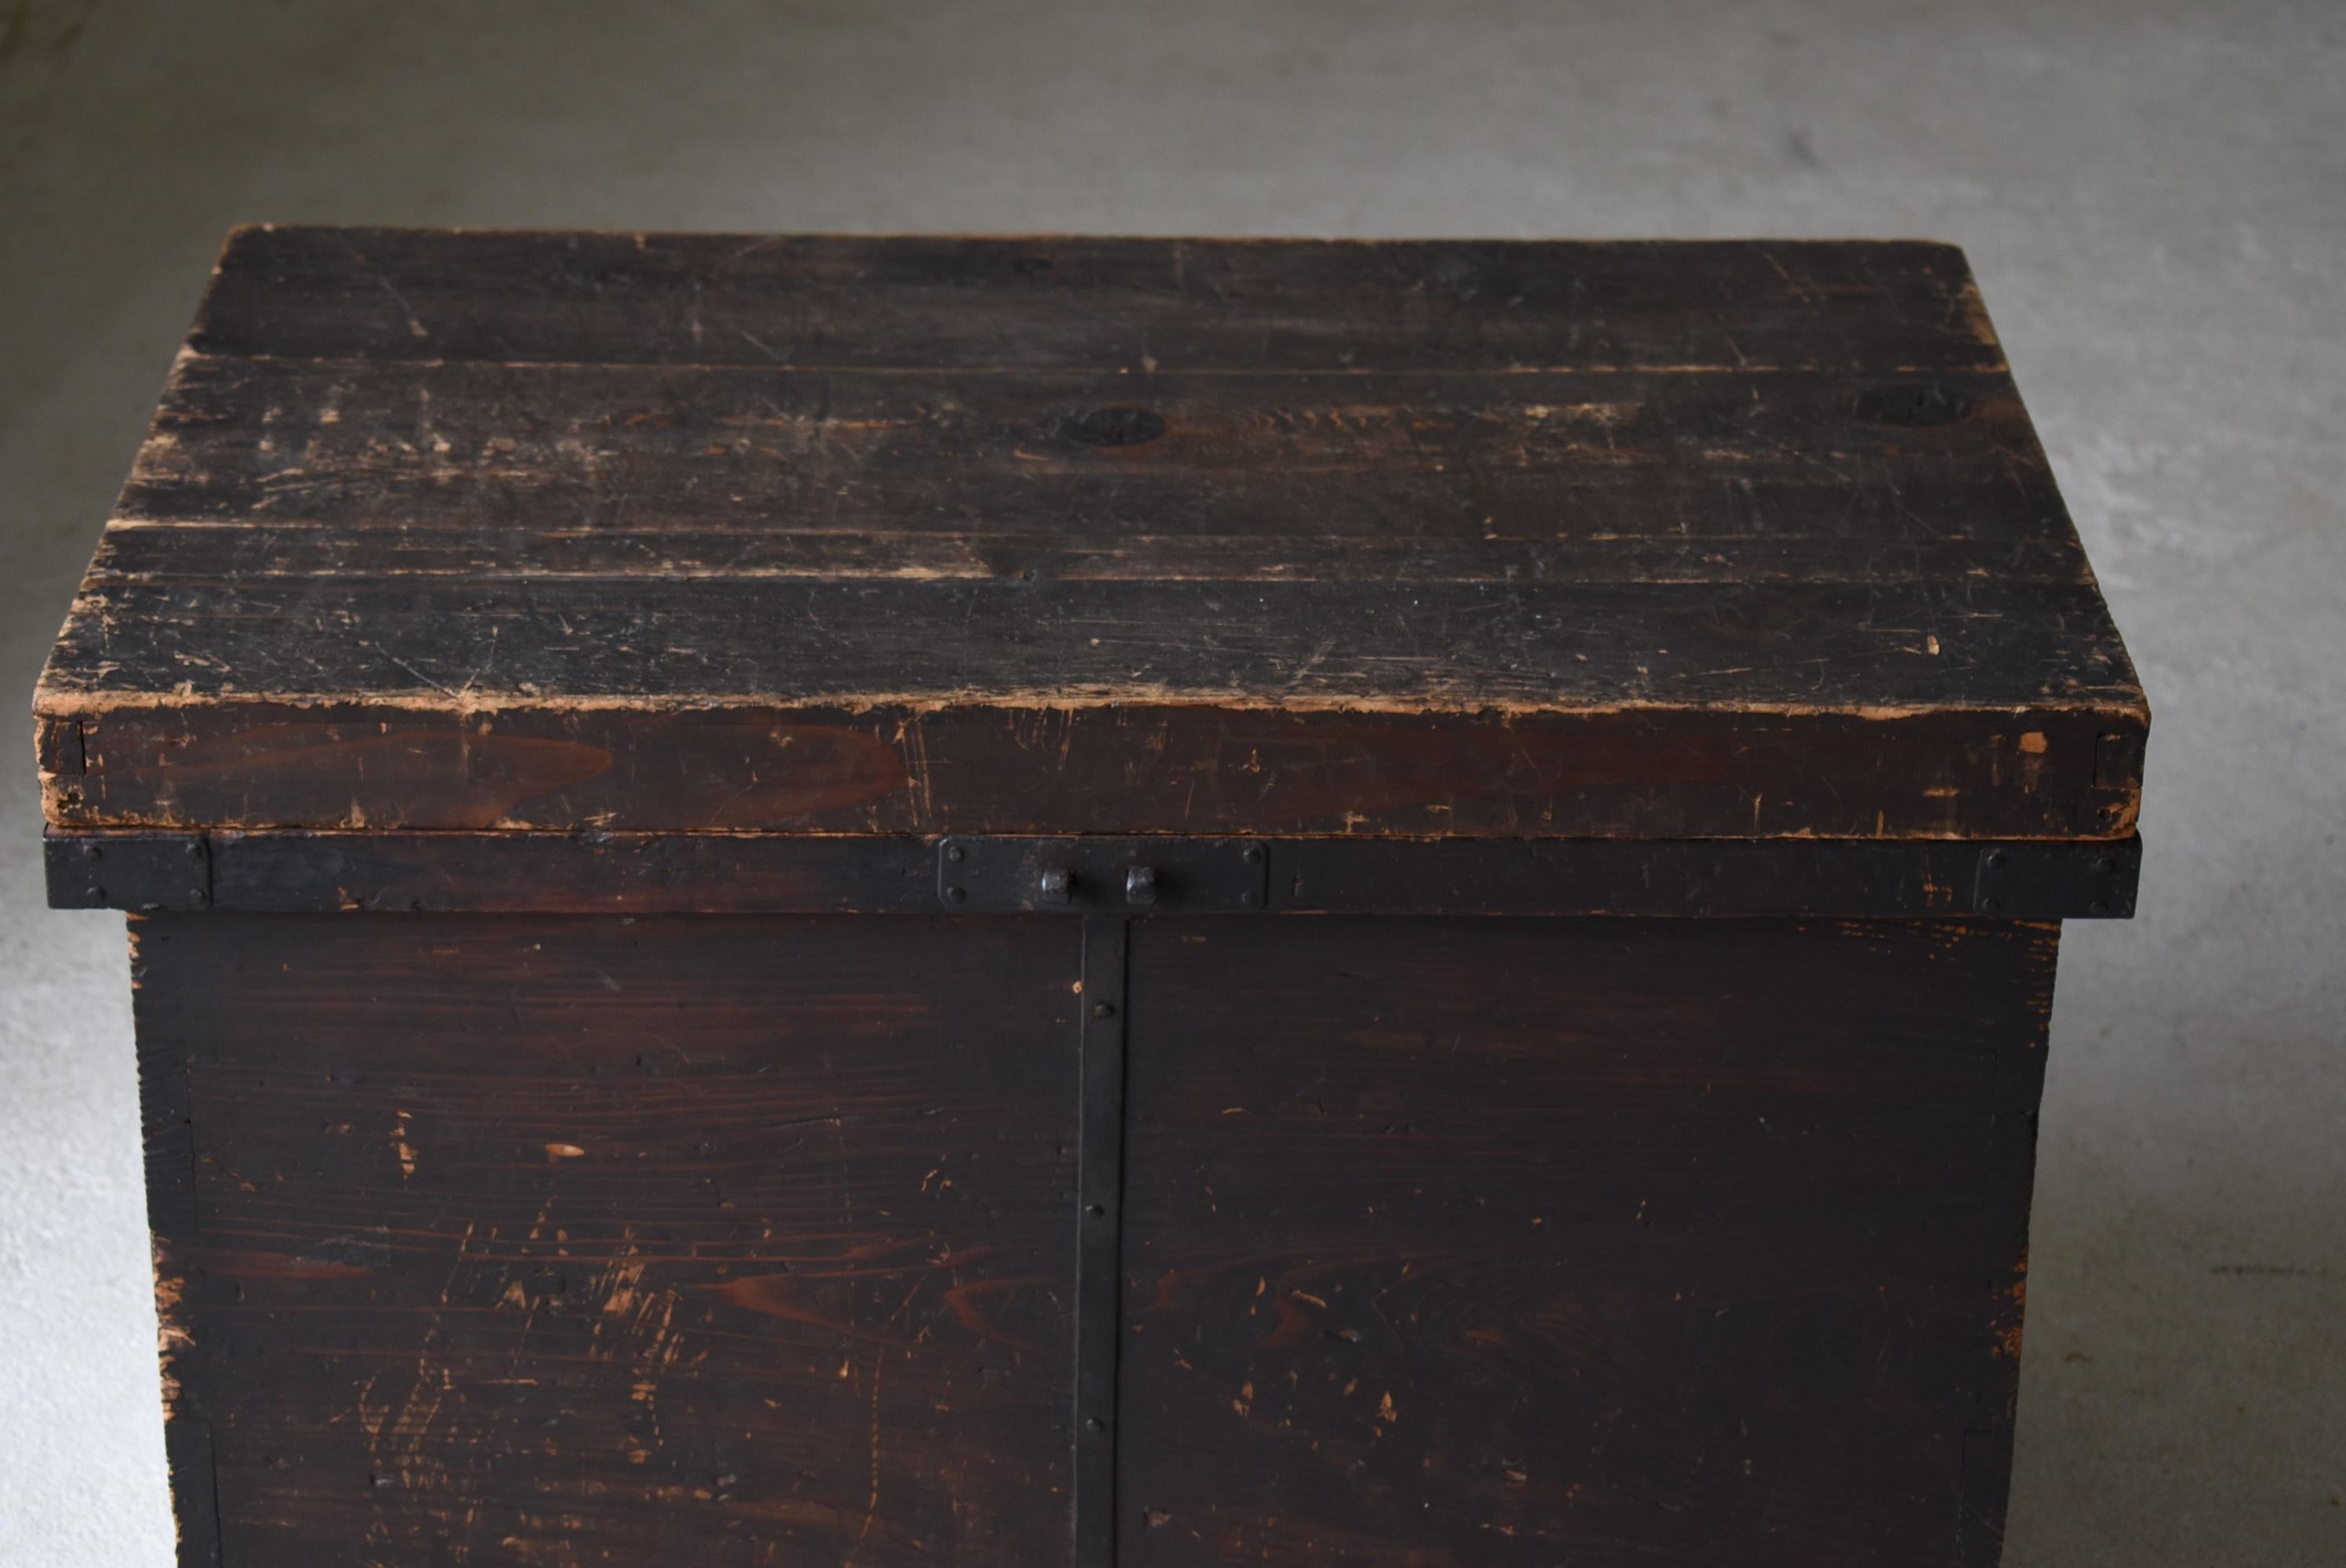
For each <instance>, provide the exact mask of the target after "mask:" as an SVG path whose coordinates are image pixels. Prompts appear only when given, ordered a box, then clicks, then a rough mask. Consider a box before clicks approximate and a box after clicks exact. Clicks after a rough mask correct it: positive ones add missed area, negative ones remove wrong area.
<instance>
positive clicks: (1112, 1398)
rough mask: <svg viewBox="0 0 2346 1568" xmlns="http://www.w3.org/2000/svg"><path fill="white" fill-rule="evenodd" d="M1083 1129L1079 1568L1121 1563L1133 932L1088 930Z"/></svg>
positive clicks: (1105, 918)
mask: <svg viewBox="0 0 2346 1568" xmlns="http://www.w3.org/2000/svg"><path fill="white" fill-rule="evenodd" d="M1083 932H1084V953H1083V992H1082V993H1081V995H1080V996H1078V997H1077V999H1076V1000H1077V1002H1078V1003H1079V1004H1080V1006H1081V1009H1082V1012H1081V1014H1080V1016H1081V1020H1082V1023H1081V1039H1082V1044H1081V1047H1080V1050H1081V1058H1082V1061H1081V1068H1080V1077H1081V1087H1080V1089H1079V1091H1078V1093H1079V1095H1080V1105H1081V1123H1080V1125H1079V1128H1078V1131H1077V1135H1076V1408H1075V1412H1074V1423H1075V1487H1074V1500H1073V1506H1074V1512H1075V1522H1074V1528H1075V1540H1076V1554H1075V1560H1076V1568H1107V1564H1108V1563H1113V1562H1115V1561H1116V1518H1117V1514H1116V1444H1117V1389H1116V1358H1117V1343H1118V1340H1119V1339H1121V1337H1122V1319H1123V1304H1122V1295H1121V1277H1122V1271H1123V1267H1124V1261H1123V1256H1122V1235H1123V1223H1124V1042H1125V1022H1126V1014H1127V1011H1128V1009H1127V1006H1126V1003H1125V973H1126V962H1125V959H1126V953H1127V949H1128V945H1129V935H1130V927H1129V926H1128V925H1127V923H1126V922H1125V921H1124V920H1123V919H1122V918H1121V917H1118V916H1109V915H1094V916H1092V917H1090V918H1088V919H1086V921H1084V925H1083Z"/></svg>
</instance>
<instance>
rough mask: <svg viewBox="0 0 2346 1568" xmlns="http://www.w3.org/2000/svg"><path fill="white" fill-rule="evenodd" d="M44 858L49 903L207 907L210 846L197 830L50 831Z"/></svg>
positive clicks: (123, 907)
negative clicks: (185, 831)
mask: <svg viewBox="0 0 2346 1568" xmlns="http://www.w3.org/2000/svg"><path fill="white" fill-rule="evenodd" d="M43 859H44V860H46V865H47V871H48V880H49V907H50V908H52V909H61V910H64V909H115V910H131V911H142V910H200V909H209V908H210V907H211V901H212V857H211V846H210V845H209V843H208V842H207V841H206V840H205V838H204V836H203V835H202V834H201V833H107V834H103V835H101V834H95V833H92V834H66V833H52V834H50V835H49V836H48V838H47V840H46V842H45V846H44V852H43Z"/></svg>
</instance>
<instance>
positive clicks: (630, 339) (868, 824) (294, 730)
mask: <svg viewBox="0 0 2346 1568" xmlns="http://www.w3.org/2000/svg"><path fill="white" fill-rule="evenodd" d="M36 706H37V708H38V710H39V712H40V713H41V715H42V716H43V720H44V723H43V729H42V734H43V738H44V756H43V760H44V765H45V771H46V775H47V778H48V780H49V786H50V788H49V793H48V809H49V812H50V816H51V820H53V821H56V822H58V823H60V824H66V825H73V826H132V825H142V824H143V825H192V826H210V827H296V828H303V827H307V828H336V827H344V828H349V827H370V826H380V825H390V826H405V827H417V828H478V827H487V826H496V827H530V828H548V829H578V828H597V827H600V828H618V829H643V830H668V831H701V830H712V829H714V830H726V829H760V830H810V831H849V832H853V831H954V832H1005V831H1034V832H1067V831H1100V830H1109V831H1198V832H1243V831H1259V832H1349V833H1371V834H1414V833H1447V834H1456V835H1464V836H1498V837H1511V836H1527V835H1528V836H1552V837H1585V836H1606V835H1619V836H1699V837H1726V836H1734V837H1781V836H1795V835H1826V836H1866V837H1881V838H1904V837H1923V836H1958V837H1972V836H1977V837H1995V836H2014V837H2028V836H2049V837H2066V836H2095V837H2098V836H2117V835H2120V834H2123V833H2125V832H2126V831H2127V830H2130V829H2131V826H2132V823H2133V820H2134V814H2135V810H2136V803H2137V798H2138V779H2137V777H2135V776H2134V775H2133V773H2132V771H2131V770H2128V771H2126V772H2122V773H2120V774H2117V775H2116V776H2112V775H2111V774H2110V773H2109V772H2108V770H2107V769H2099V768H2097V766H2096V758H2097V752H2098V751H2099V749H2100V748H2102V746H2103V741H2102V738H2103V737H2105V736H2116V737H2117V738H2118V739H2119V741H2120V743H2121V744H2122V746H2125V747H2128V748H2133V749H2134V750H2136V751H2137V752H2138V738H2139V737H2140V735H2141V733H2142V730H2143V727H2144V725H2145V723H2146V721H2147V714H2146V710H2145V708H2144V704H2143V701H2142V697H2141V693H2140V691H2139V689H2138V687H2137V684H2136V681H2135V677H2134V674H2133V671H2132V668H2131V666H2130V665H2129V664H2128V662H2127V657H2126V653H2125V649H2124V647H2123V646H2122V645H2121V644H2120V642H2119V640H2118V638H2117V633H2116V631H2115V629H2114V628H2113V627H2112V626H2111V625H2110V622H2109V618H2108V616H2107V613H2106V609H2105V608H2104V606H2103V604H2102V601H2101V598H2100V596H2099V595H2098V593H2097V591H2096V588H2095V585H2094V583H2093V579H2092V576H2091V574H2090V572H2089V570H2088V569H2087V567H2086V562H2085V558H2084V555H2083V553H2082V551H2081V550H2080V549H2079V547H2078V545H2077V540H2076V533H2075V531H2074V529H2073V528H2072V527H2071V525H2070V524H2069V522H2068V519H2067V516H2066V512H2065V511H2064V509H2063V507H2062V504H2061V501H2060V497H2059V494H2058V492H2057V490H2056V489H2055V485H2054V483H2053V478H2052V475H2051V473H2050V472H2049V469H2048V467H2047V465H2046V463H2045V456H2044V453H2043V451H2042V449H2041V447H2040V446H2039V444H2038V443H2037V441H2036V438H2035V433H2034V431H2033V429H2032V428H2031V426H2030V423H2029V421H2028V417H2027V414H2026V412H2025V410H2024V409H2023V407H2022V405H2021V403H2020V402H2019V399H2018V397H2017V395H2016V394H2015V392H2014V390H2013V387H2012V384H2011V382H2010V379H2009V377H2008V376H2007V374H2006V373H2005V371H2004V364H2003V359H2002V354H2001V351H2000V350H1999V349H1998V348H1997V346H1996V343H1995V341H1994V334H1993V331H1991V330H1990V328H1989V327H1988V325H1987V321H1986V318H1985V315H1984V311H1982V310H1981V308H1980V304H1979V300H1978V295H1977V292H1976V290H1975V289H1974V287H1973V284H1972V282H1971V279H1970V276H1969V273H1968V271H1967V270H1966V269H1965V268H1964V263H1963V260H1962V258H1961V256H1960V254H1959V253H1958V252H1956V251H1954V250H1953V249H1950V248H1947V247H1943V246H1936V245H1927V244H1910V243H1875V242H1862V243H1857V242H1852V243H1826V244H1817V243H1808V244H1799V243H1786V244H1773V243H1759V242H1749V243H1658V244H1562V243H1469V242H1423V243H1377V244H1329V243H1318V242H1309V243H1307V242H1280V241H1173V240H1095V239H844V238H841V239H824V238H790V237H783V238H767V239H755V238H726V237H715V236H642V237H636V236H626V235H575V234H574V235H515V234H443V233H421V232H403V231H387V230H342V229H286V230H275V229H250V230H243V231H240V232H239V233H238V234H237V235H236V236H235V237H234V238H233V239H231V242H230V247H229V249H228V251H227V253H226V255H225V256H224V257H223V259H222V263H221V267H220V270H219V275H218V277H217V278H216V280H215V281H214V285H213V289H212V290H211V293H210V294H209V297H208V299H207V300H206V303H205V305H204V308H203V311H202V313H201V315H200V317H199V321H198V323H197V327H196V330H195V331H194V333H193V335H192V336H191V338H190V341H189V350H188V351H187V352H186V353H185V354H183V355H182V357H181V359H180V361H179V363H178V365H177V366H176V367H175V369H174V372H173V374H172V378H171V382H170V385H169V387H168V389H167V391H166V393H165V396H164V401H163V405H162V407H161V409H160V411H159V412H158V416H157V421H156V423H155V427H154V430H153V433H152V434H151V436H150V438H149V440H148V443H147V444H146V446H145V448H144V449H143V451H142V453H141V454H140V456H139V459H138V464H137V467H136V469H135V471H134V473H133V474H132V476H131V479H130V482H129V484H128V486H127V488H126V489H125V491H124V493H123V496H122V499H121V502H120V504H119V505H118V506H117V515H116V518H115V521H114V523H113V525H112V526H111V527H110V528H109V530H108V531H107V537H106V539H105V542H104V543H103V545H101V547H100V550H99V553H98V556H97V561H96V562H95V564H94V565H93V568H92V571H91V574H90V575H89V578H88V580H87V583H86V584H85V585H84V590H83V593H82V595H81V596H80V598H79V599H78V600H77V602H76V606H75V610H74V613H73V615H72V616H71V618H70V619H69V621H68V623H67V626H66V631H65V633H64V635H63V637H62V638H61V640H60V642H59V644H58V647H57V650H56V655H55V656H54V657H53V658H52V660H51V663H50V666H49V668H48V671H47V673H46V676H45V677H44V680H43V683H42V686H41V688H40V692H39V696H38V697H37V699H36Z"/></svg>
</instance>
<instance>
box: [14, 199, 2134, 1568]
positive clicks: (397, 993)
mask: <svg viewBox="0 0 2346 1568" xmlns="http://www.w3.org/2000/svg"><path fill="white" fill-rule="evenodd" d="M36 707H37V714H38V731H39V741H40V757H41V766H42V771H43V780H44V785H45V788H46V801H47V814H48V821H49V825H50V838H49V841H48V857H49V861H48V863H49V869H50V879H51V881H50V887H51V892H52V898H53V901H55V902H56V903H59V904H63V905H85V906H87V905H98V906H106V907H112V908H120V909H125V910H128V911H132V919H131V930H132V937H133V942H134V950H135V956H134V961H133V963H134V967H133V984H134V985H135V986H136V988H137V1017H138V1054H139V1071H140V1074H141V1083H142V1088H143V1095H144V1105H145V1115H146V1122H147V1139H148V1144H147V1147H148V1162H149V1163H148V1171H149V1186H150V1205H151V1216H152V1222H153V1229H154V1236H155V1249H156V1259H157V1263H156V1280H157V1300H158V1315H159V1318H160V1322H161V1345H162V1361H163V1370H164V1378H165V1387H166V1390H167V1393H168V1417H169V1419H168V1454H169V1460H170V1465H171V1472H172V1488H173V1492H174V1497H175V1502H176V1506H177V1509H178V1515H179V1531H180V1539H181V1546H180V1551H181V1558H182V1561H183V1563H188V1564H223V1565H228V1568H258V1565H261V1564H298V1565H301V1568H321V1565H329V1564H350V1565H353V1568H355V1565H360V1564H451V1565H454V1564H464V1565H467V1568H481V1565H487V1564H505V1563H515V1564H591V1563H694V1564H698V1565H702V1568H727V1565H734V1564H739V1565H742V1568H748V1565H751V1564H767V1563H778V1564H857V1565H860V1568H905V1565H911V1564H923V1565H934V1564H960V1565H965V1568H989V1565H997V1564H998V1565H1015V1568H1047V1565H1049V1564H1054V1563H1079V1564H1083V1565H1085V1568H1094V1565H1097V1564H1105V1563H1110V1562H1114V1563H1122V1564H1129V1565H1132V1568H1158V1565H1163V1568H1174V1565H1184V1568H1186V1565H1192V1564H1205V1563H1256V1564H1260V1563H1270V1564H1292V1565H1302V1564H1319V1563H1360V1564H1381V1565H1389V1568H1403V1565H1409V1568H1440V1565H1483V1564H1489V1565H1494V1568H1515V1565H1521V1568H1534V1565H1539V1568H1547V1565H1550V1564H1555V1563H1572V1564H1575V1565H1576V1568H1590V1565H1610V1564H1620V1565H1624V1568H1627V1565H1630V1564H1635V1565H1637V1568H1657V1565H1661V1564H1719V1563H1731V1564H1744V1565H1749V1564H1786V1565H1791V1564H1800V1565H1803V1568H1811V1565H1815V1564H1833V1563H1845V1564H1858V1563H1863V1564H1965V1565H1976V1564H1983V1563H1992V1562H1994V1559H1995V1558H1996V1556H1997V1553H1998V1545H1999V1539H2000V1534H2001V1522H2002V1517H2003V1512H2004V1493H2005V1490H2006V1480H2007V1472H2008V1467H2009V1455H2010V1450H2011V1438H2012V1425H2013V1403H2014V1392H2015V1381H2016V1378H2017V1374H2018V1369H2019V1353H2020V1338H2021V1336H2020V1324H2021V1315H2022V1296H2023V1286H2024V1280H2025V1257H2026V1237H2027V1218H2028V1199H2029V1183H2030V1170H2031V1154H2032V1148H2033V1145H2034V1140H2035V1112H2036V1105H2037V1098H2038V1090H2039V1084H2040V1083H2041V1080H2042V1075H2043V1069H2044V1061H2045V1028H2046V1018H2047V1013H2048V1011H2049V1008H2050V1005H2051V1001H2052V994H2053V975H2054V958H2055V942H2056V941H2057V938H2058V933H2059V929H2060V922H2061V921H2064V920H2066V919H2070V918H2075V917H2081V916H2096V915H2110V916H2117V915H2124V914H2127V913H2128V912H2130V911H2131V908H2132V901H2133V889H2134V881H2135V868H2136V865H2137V840H2136V839H2135V837H2134V825H2135V819H2136V812H2137V802H2138V798H2139V789H2140V778H2141V764H2142V758H2143V742H2144V735H2145V730H2146V726H2147V708H2146V707H2145V704H2144V700H2143V697H2142V693H2141V691H2140V689H2139V688H2138V687H2137V682H2136V679H2135V677H2134V674H2133V671H2132V669H2131V667H2130V666H2129V664H2128V662H2127V656H2126V653H2125V650H2124V648H2123V647H2122V646H2121V644H2120V642H2119V640H2118V636H2117V631H2116V630H2115V628H2114V627H2113V626H2112V625H2111V623H2110V619H2109V616H2108V615H2107V613H2106V609H2105V607H2104V606H2103V602H2102V599H2101V597H2100V596H2099V594H2098V592H2097V591H2096V586H2095V584H2094V579H2093V576H2092V575H2091V573H2090V571H2089V570H2088V568H2087V566H2086V559H2085V556H2084V555H2083V553H2082V552H2081V551H2080V549H2079V545H2078V541H2077V537H2076V533H2075V532H2074V531H2073V529H2072V528H2071V525H2070V524H2069V521H2068V518H2067V515H2066V512H2065V511H2064V509H2063V506H2062V503H2061V499H2060V496H2059V495H2058V494H2057V493H2056V491H2055V486H2054V482H2053V478H2052V475H2051V473H2049V472H2048V470H2047V467H2046V463H2045V455H2044V453H2043V452H2042V450H2041V449H2040V447H2039V445H2038V443H2037V441H2036V437H2035V433H2034V432H2033V430H2032V429H2031V426H2030V423H2029V420H2028V416H2027V414H2026V413H2025V412H2024V411H2023V409H2022V407H2021V403H2020V401H2019V399H2018V397H2017V396H2016V394H2015V392H2014V390H2013V386H2012V382H2011V381H2010V379H2009V378H2008V376H2007V374H2006V372H2005V367H2004V358H2003V355H2002V353H2001V351H1999V349H1998V346H1997V342H1996V340H1995V337H1994V333H1993V331H1991V329H1990V328H1989V325H1988V321H1987V317H1986V315H1985V313H1984V311H1983V310H1982V307H1981V303H1980V300H1979V296H1978V294H1977V292H1976V290H1974V286H1973V283H1972V280H1971V278H1970V276H1969V274H1968V272H1967V270H1966V269H1965V266H1964V260H1963V258H1962V257H1961V255H1960V254H1959V253H1958V252H1956V251H1955V250H1953V249H1949V248H1947V247H1944V246H1940V245H1933V244H1922V243H1875V242H1846V243H1841V242H1836V243H1703V244H1688V243H1655V244H1546V243H1541V244H1520V243H1515V244H1509V243H1464V242H1441V243H1406V244H1343V243H1339V244H1327V243H1301V242H1239V241H1222V240H1214V241H1205V240H1191V241H1185V240H1155V239H851V238H768V239H759V238H741V237H731V238H727V237H718V236H685V235H641V236H635V235H624V234H526V235H525V234H495V233H429V232H391V231H374V230H357V229H300V230H294V229H247V230H241V231H240V232H238V233H237V234H236V235H234V236H233V237H232V239H230V244H229V247H228V249H227V252H226V254H225V256H224V258H223V259H222V261H221V263H220V267H219V271H218V274H217V276H216V278H215V279H214V281H213V284H212V287H211V290H210V292H209V296H208V298H207V299H206V300H205V303H204V305H203V309H202V313H201V315H200V317H199V320H198V321H197V324H196V327H195V330H194V332H193V334H192V336H191V337H190V338H189V342H188V347H187V350H186V351H185V352H184V353H183V354H182V355H181V356H180V358H179V361H178V362H177V364H176V366H175V367H174V369H173V372H172V374H171V378H170V383H169V386H168V389H167V391H166V392H165V393H164V397H163V402H162V407H161V410H160V412H158V415H157V417H156V421H155V424H154V428H153V433H152V434H151V436H150V437H149V438H148V442H147V444H146V446H145V448H144V450H143V451H142V452H141V453H140V454H139V457H138V464H137V467H136V469H135V471H134V472H133V473H132V475H131V478H130V481H129V484H128V488H126V489H125V491H124V492H123V494H122V499H121V502H120V504H119V506H118V508H117V512H116V515H115V517H114V520H113V522H112V523H111V524H110V525H109V527H108V528H107V533H106V535H105V539H104V542H103V544H102V545H100V547H99V550H98V554H97V561H96V564H95V565H94V566H93V567H92V569H91V573H90V575H89V578H88V581H87V585H86V586H85V587H84V589H83V592H82V595H81V597H80V598H79V599H78V600H77V601H76V605H75V606H74V609H73V613H72V616H71V618H70V620H69V621H68V622H67V623H66V627H65V631H64V634H63V636H62V640H61V641H60V642H59V644H58V647H57V650H56V655H55V657H53V659H52V660H51V662H50V665H49V668H48V671H47V674H46V677H45V678H44V680H43V682H42V685H41V687H40V691H39V694H38V697H37V700H36Z"/></svg>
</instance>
